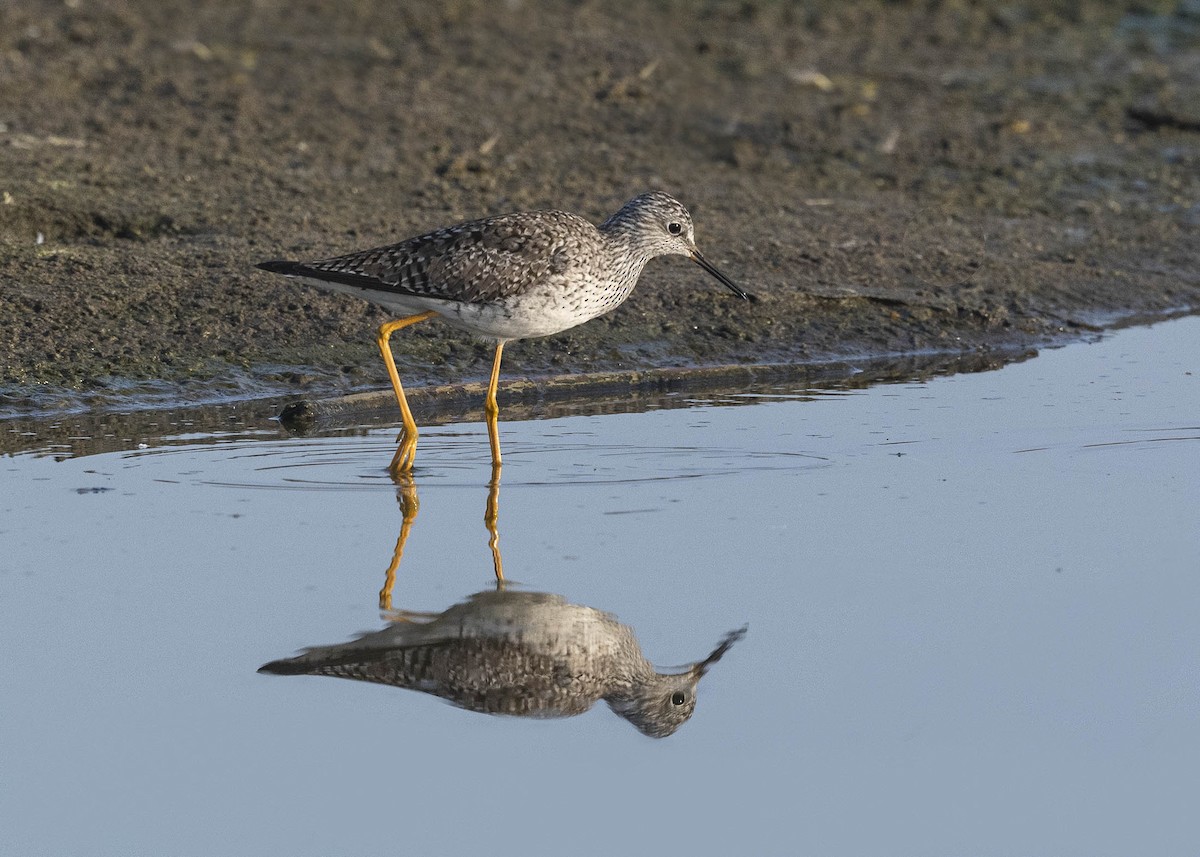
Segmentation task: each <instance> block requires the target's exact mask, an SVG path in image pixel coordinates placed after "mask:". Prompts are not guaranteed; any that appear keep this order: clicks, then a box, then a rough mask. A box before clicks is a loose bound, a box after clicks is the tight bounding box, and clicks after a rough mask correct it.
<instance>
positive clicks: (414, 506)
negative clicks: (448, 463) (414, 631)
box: [379, 464, 505, 612]
mask: <svg viewBox="0 0 1200 857" xmlns="http://www.w3.org/2000/svg"><path fill="white" fill-rule="evenodd" d="M501 466H502V465H500V464H493V465H492V478H491V481H490V482H488V499H487V506H486V507H485V508H484V512H483V525H484V526H485V527H487V531H488V547H489V548H491V551H492V570H493V571H494V572H495V574H496V588H497V589H503V588H504V583H505V581H504V561H503V560H502V559H501V557H500V532H499V530H498V529H497V528H496V522H497V521H498V520H499V518H500V470H501ZM393 479H394V481H395V483H396V500H397V502H398V503H399V504H400V535H399V536H397V538H396V547H395V548H394V549H393V550H392V561H391V562H390V563H388V567H387V574H386V577H385V579H384V584H383V588H382V589H381V590H379V609H380V610H385V611H389V612H391V611H392V590H393V589H394V588H395V586H396V569H398V568H399V567H400V560H401V559H402V558H403V557H404V546H405V544H407V543H408V534H409V531H411V530H412V525H413V521H414V520H416V517H417V512H418V511H420V508H421V501H420V499H419V498H418V497H417V484H416V482H415V481H413V477H412V474H411V473H402V474H397V475H396V476H394V477H393Z"/></svg>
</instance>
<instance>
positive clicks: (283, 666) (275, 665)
mask: <svg viewBox="0 0 1200 857" xmlns="http://www.w3.org/2000/svg"><path fill="white" fill-rule="evenodd" d="M258 671H259V672H260V673H266V674H269V675H300V674H302V673H304V672H306V670H305V666H304V664H301V663H299V662H298V661H297V659H295V658H286V659H284V660H281V661H271V662H270V663H269V664H263V665H262V666H261V667H259V668H258Z"/></svg>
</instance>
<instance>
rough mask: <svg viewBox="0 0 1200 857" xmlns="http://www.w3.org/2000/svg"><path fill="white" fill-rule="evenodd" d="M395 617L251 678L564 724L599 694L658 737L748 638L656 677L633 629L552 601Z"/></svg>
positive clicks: (681, 718)
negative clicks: (396, 690) (345, 685)
mask: <svg viewBox="0 0 1200 857" xmlns="http://www.w3.org/2000/svg"><path fill="white" fill-rule="evenodd" d="M395 618H396V621H394V622H393V624H391V625H389V626H388V627H386V628H384V629H383V630H382V631H376V632H375V633H373V634H366V635H365V636H362V637H359V638H358V639H356V640H353V641H351V642H349V643H343V644H341V645H333V646H315V647H313V648H310V649H306V650H305V651H304V653H303V654H301V655H299V656H298V657H294V658H288V659H285V660H278V661H272V662H271V663H269V664H266V665H264V666H262V667H261V668H259V672H263V673H274V674H276V675H325V676H334V677H336V678H350V679H356V680H358V681H369V682H375V683H377V684H387V685H391V686H393V687H403V688H409V689H410V690H419V691H422V692H424V693H430V694H433V695H434V696H440V697H441V698H442V699H445V700H447V701H448V702H450V703H452V704H454V705H457V706H458V707H460V708H465V709H468V710H469V711H479V712H484V713H486V714H508V715H515V716H519V717H570V716H572V715H575V714H582V713H583V712H585V711H587V710H588V709H589V708H591V707H592V705H593V704H594V703H595V702H596V701H597V700H599V699H603V700H604V701H605V702H607V703H608V706H609V708H611V709H612V710H613V711H615V712H616V713H617V714H619V715H620V716H621V717H623V718H625V719H626V720H628V721H629V722H630V723H632V724H633V725H634V726H636V727H637V728H638V730H639V731H641V732H642V733H643V734H645V735H649V736H650V737H652V738H664V737H666V736H667V735H670V734H672V733H674V732H675V730H677V729H678V728H679V727H680V726H681V725H683V724H684V723H685V722H686V721H687V720H688V718H689V717H691V716H692V712H693V711H694V710H695V707H696V686H697V684H698V683H699V682H700V679H701V678H702V677H703V676H704V674H705V673H706V672H708V670H709V668H710V667H711V666H712V665H713V664H714V663H716V662H717V661H718V660H720V659H721V657H722V656H723V655H724V654H725V653H726V652H727V651H728V650H729V647H730V646H732V645H733V644H734V643H735V642H737V641H738V640H739V639H741V638H742V636H743V635H744V634H745V633H746V628H745V627H743V628H740V629H738V630H736V631H733V632H731V633H729V634H726V635H725V638H724V639H723V640H721V642H720V644H718V645H717V647H716V648H715V649H713V651H712V652H711V653H710V654H709V655H708V657H706V658H704V660H702V661H698V662H696V663H694V664H692V665H691V666H689V667H687V668H686V669H685V670H684V671H683V672H678V673H660V672H657V671H656V670H655V669H654V667H653V666H651V665H650V662H649V661H647V660H646V658H645V657H644V656H643V655H642V650H641V647H640V646H639V645H638V642H637V639H636V638H635V637H634V633H633V629H632V628H630V627H629V626H628V625H624V624H622V623H621V622H618V621H617V619H616V617H614V616H613V615H611V614H609V613H605V612H603V611H601V610H596V609H594V608H592V607H584V606H582V605H579V604H570V603H568V602H567V600H566V599H564V598H563V597H562V596H560V595H553V594H550V593H545V592H523V591H513V590H508V589H497V590H495V591H487V592H479V593H477V594H475V595H472V596H470V597H469V598H468V599H467V600H466V601H463V602H462V603H459V604H456V605H454V606H453V607H451V608H449V609H448V610H446V611H444V612H442V613H439V614H435V615H433V616H432V618H430V614H427V613H405V612H403V611H401V612H398V613H396V617H395Z"/></svg>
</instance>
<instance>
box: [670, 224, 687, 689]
mask: <svg viewBox="0 0 1200 857" xmlns="http://www.w3.org/2000/svg"><path fill="white" fill-rule="evenodd" d="M671 225H672V226H678V225H679V224H677V223H672V224H671ZM685 702H687V694H686V693H684V692H683V691H682V690H677V691H675V692H674V693H673V694H671V704H672V705H683V704H684V703H685Z"/></svg>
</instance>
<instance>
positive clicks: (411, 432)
mask: <svg viewBox="0 0 1200 857" xmlns="http://www.w3.org/2000/svg"><path fill="white" fill-rule="evenodd" d="M435 315H437V313H436V312H434V311H433V310H430V311H429V312H423V313H420V314H418V315H410V316H408V317H407V318H398V319H396V320H395V321H389V322H386V323H384V324H381V325H380V326H379V337H378V339H377V340H376V342H377V343H378V344H379V353H380V354H381V355H383V362H384V364H385V365H386V366H387V370H388V377H389V378H391V379H392V389H393V390H394V391H395V392H396V404H398V405H399V406H400V419H402V420H403V421H404V434H403V435H402V436H401V438H400V445H399V446H398V447H396V454H395V455H393V456H392V463H391V464H390V465H389V466H388V470H390V471H391V472H392V473H393V474H396V473H407V472H408V471H410V470H412V466H413V459H415V458H416V455H417V421H416V420H414V419H413V415H412V411H410V410H409V409H408V400H407V399H405V398H404V388H403V387H401V386H400V373H399V372H397V371H396V361H395V360H394V359H393V358H392V346H391V345H390V344H389V342H388V340H390V339H391V338H392V334H393V333H395V332H396V331H397V330H400V329H401V328H403V327H408V326H409V325H410V324H416V323H417V322H418V321H424V320H425V319H427V318H433V317H434V316H435Z"/></svg>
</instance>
